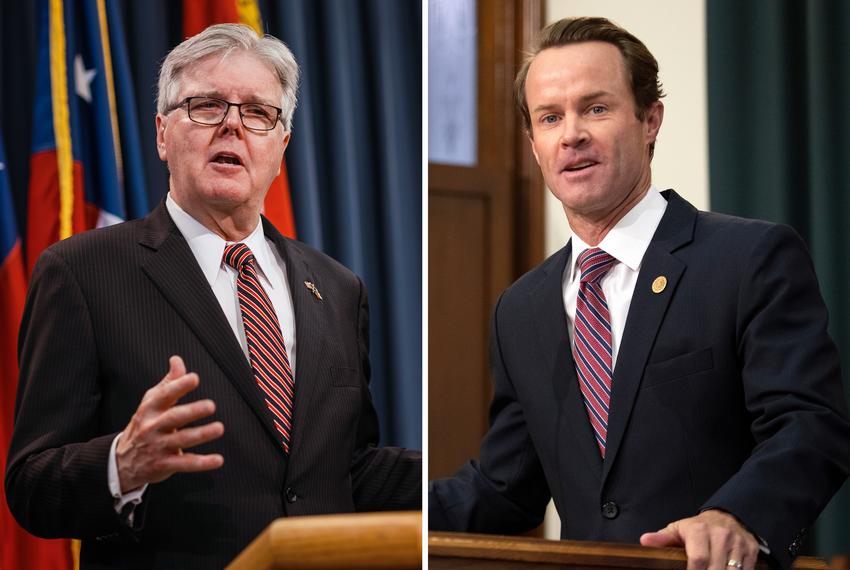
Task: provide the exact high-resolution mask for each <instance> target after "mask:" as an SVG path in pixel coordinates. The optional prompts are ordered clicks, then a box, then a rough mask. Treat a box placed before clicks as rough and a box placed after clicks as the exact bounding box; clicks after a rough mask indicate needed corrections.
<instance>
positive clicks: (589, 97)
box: [531, 89, 613, 113]
mask: <svg viewBox="0 0 850 570" xmlns="http://www.w3.org/2000/svg"><path fill="white" fill-rule="evenodd" d="M611 96H613V93H611V92H610V91H605V90H604V89H600V90H598V91H591V92H590V93H587V94H585V95H582V96H581V97H579V103H581V104H585V103H587V102H588V101H593V100H594V99H604V98H605V97H611ZM560 108H561V105H559V104H556V103H544V104H543V105H538V106H537V107H535V108H534V109H532V110H531V112H532V113H539V112H541V111H557V110H559V109H560Z"/></svg>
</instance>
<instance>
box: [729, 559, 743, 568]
mask: <svg viewBox="0 0 850 570" xmlns="http://www.w3.org/2000/svg"><path fill="white" fill-rule="evenodd" d="M726 566H731V567H733V568H737V569H738V570H741V568H743V567H744V563H743V562H738V561H737V560H735V559H734V558H730V559H729V562H727V563H726Z"/></svg>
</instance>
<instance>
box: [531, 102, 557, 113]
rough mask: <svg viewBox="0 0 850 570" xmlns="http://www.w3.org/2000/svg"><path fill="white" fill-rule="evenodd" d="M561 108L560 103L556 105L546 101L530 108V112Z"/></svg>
mask: <svg viewBox="0 0 850 570" xmlns="http://www.w3.org/2000/svg"><path fill="white" fill-rule="evenodd" d="M560 108H561V105H556V104H554V103H547V104H544V105H538V106H536V107H535V108H534V109H532V110H531V112H532V113H539V112H540V111H557V110H559V109H560Z"/></svg>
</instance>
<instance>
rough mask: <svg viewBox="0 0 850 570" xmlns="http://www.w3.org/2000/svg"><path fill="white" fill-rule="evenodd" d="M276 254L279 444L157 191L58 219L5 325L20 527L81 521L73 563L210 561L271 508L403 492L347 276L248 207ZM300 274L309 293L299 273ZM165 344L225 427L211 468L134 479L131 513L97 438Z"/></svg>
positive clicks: (361, 312) (381, 504) (70, 532)
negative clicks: (137, 492) (282, 285)
mask: <svg viewBox="0 0 850 570" xmlns="http://www.w3.org/2000/svg"><path fill="white" fill-rule="evenodd" d="M263 223H264V229H265V234H266V236H267V237H269V238H271V239H272V240H273V241H274V242H275V244H276V245H277V247H278V249H279V251H280V253H281V256H282V259H283V260H284V261H285V263H286V270H287V275H288V279H289V287H290V290H291V293H292V298H293V304H294V309H295V323H296V324H295V327H296V334H297V340H298V345H297V365H296V366H297V368H296V371H295V384H296V391H295V402H294V421H293V429H294V432H293V436H292V447H291V453H290V455H289V456H288V457H287V456H286V455H285V454H284V453H283V451H282V446H281V444H280V441H279V437H278V435H277V432H276V430H275V428H274V426H273V425H272V423H271V420H270V417H269V415H268V412H267V410H266V408H265V405H264V403H263V402H262V400H261V398H260V395H259V393H258V389H257V387H256V384H255V382H254V379H253V375H252V372H251V367H250V365H249V363H248V361H247V359H246V358H245V355H244V353H243V352H242V350H241V348H240V346H239V343H238V341H237V340H236V338H235V336H234V334H233V332H232V329H231V328H230V326H229V324H228V323H227V321H226V319H225V317H224V314H223V313H222V311H221V308H220V306H219V304H218V301H217V300H216V298H215V296H214V295H213V293H212V290H211V289H210V287H209V285H208V283H207V281H206V280H205V278H204V277H203V275H202V273H201V270H200V268H199V266H198V265H197V262H196V261H195V258H194V256H193V255H192V252H191V250H190V249H189V246H188V245H187V243H186V241H185V240H184V239H183V237H182V235H181V234H180V232H179V231H178V229H177V227H176V226H175V225H174V223H173V222H172V221H171V218H170V217H169V216H168V213H167V210H166V209H165V206H164V204H161V205H160V206H159V207H158V208H157V209H156V210H155V211H154V212H153V213H151V214H150V215H149V216H148V217H146V218H145V219H144V220H137V221H133V222H128V223H125V224H121V225H118V226H113V227H109V228H105V229H102V230H96V231H93V232H88V233H85V234H81V235H78V236H74V237H73V238H70V239H68V240H65V241H63V242H60V243H57V244H55V245H54V246H52V247H51V248H49V249H48V250H47V251H46V252H45V253H44V254H43V255H42V256H41V258H40V260H39V262H38V264H37V266H36V269H35V272H34V275H33V279H32V284H31V287H30V291H29V294H28V297H27V303H26V309H25V312H24V318H23V324H22V328H21V342H20V355H19V356H20V361H21V376H20V386H19V388H18V397H17V403H16V410H17V412H16V422H15V430H14V435H13V439H12V444H11V449H10V455H9V462H8V468H7V472H6V492H7V496H8V502H9V506H10V508H11V510H12V512H13V514H14V515H15V517H16V518H17V519H18V521H19V522H20V523H21V524H22V525H23V526H24V527H25V528H26V529H28V530H30V531H31V532H33V533H34V534H37V535H40V536H45V537H60V536H63V537H76V538H81V539H82V561H83V566H84V567H106V566H113V567H122V568H130V567H139V568H153V567H168V568H216V567H223V566H224V565H225V564H226V563H228V562H229V561H230V560H231V559H232V558H233V557H234V556H236V554H238V553H239V552H240V551H241V550H242V549H243V548H244V547H245V546H246V545H247V544H248V542H249V541H250V540H251V539H252V538H254V537H255V536H256V535H257V534H259V533H260V531H262V530H263V528H265V526H266V525H267V524H268V523H269V522H271V521H272V520H274V519H276V518H278V517H282V516H294V515H312V514H321V513H337V512H352V511H367V510H384V509H399V508H418V507H419V505H420V504H421V486H420V484H421V458H420V455H419V454H418V453H415V452H407V451H405V450H401V449H393V448H378V447H376V446H375V444H376V442H377V439H378V421H377V416H376V413H375V410H374V408H373V406H372V401H371V397H370V393H369V389H368V379H369V372H370V371H369V358H368V344H369V342H368V310H367V302H366V293H365V290H364V287H363V285H362V283H361V282H360V280H359V279H358V278H357V277H356V276H355V275H354V274H352V273H351V272H350V271H348V270H347V269H345V268H344V267H342V266H341V265H340V264H338V263H336V262H335V261H333V260H332V259H330V258H329V257H327V256H325V255H323V254H322V253H319V252H317V251H315V250H313V249H311V248H309V247H307V246H305V245H304V244H301V243H298V242H295V241H292V240H289V239H286V238H284V237H282V236H281V235H280V234H279V233H278V232H277V230H275V229H274V228H273V227H272V226H271V225H270V224H269V223H268V222H266V221H264V222H263ZM304 281H311V282H313V283H314V284H315V285H316V287H317V288H318V289H319V291H320V292H321V294H322V297H323V299H322V300H319V299H317V298H316V297H315V296H314V295H313V294H312V293H311V292H310V291H309V290H308V289H307V288H306V287H305V285H304ZM172 354H178V355H181V356H182V357H183V358H184V360H185V362H186V366H187V369H188V370H190V371H195V372H197V373H198V374H199V376H200V379H201V382H200V387H199V388H198V389H197V390H196V391H194V392H192V393H190V394H189V395H188V396H187V397H186V398H185V399H184V400H185V401H192V400H195V399H202V398H210V399H212V400H214V401H215V402H216V406H217V410H216V413H215V416H214V417H215V418H216V419H219V420H221V421H222V422H223V423H224V427H225V433H224V436H223V437H222V438H221V439H220V440H217V441H215V442H211V443H209V444H206V445H203V446H200V447H198V448H196V449H195V451H197V452H198V453H212V452H218V453H221V454H222V455H223V456H224V466H223V467H222V468H221V469H218V470H215V471H209V472H204V473H196V474H176V475H174V476H172V477H171V478H169V479H167V480H165V481H163V482H161V483H156V484H152V485H150V487H149V488H148V489H147V491H146V494H145V497H144V502H143V503H142V505H141V506H140V507H139V508H138V509H137V510H136V514H135V517H137V521H136V525H135V526H136V527H139V528H136V529H135V530H130V529H128V528H127V527H126V525H125V524H124V522H123V521H122V520H121V518H120V517H119V516H118V515H116V513H115V512H114V509H113V499H112V497H111V496H110V494H109V490H108V485H107V456H108V451H109V447H110V444H111V442H112V440H113V438H114V437H115V435H116V434H117V432H119V431H120V430H122V429H123V428H124V427H125V426H126V425H127V422H128V421H129V420H130V417H131V415H132V414H133V412H134V411H135V409H136V407H137V406H138V404H139V402H140V401H141V399H142V396H143V395H144V393H145V391H146V390H147V389H148V388H150V387H151V386H152V385H154V384H156V383H157V382H158V381H159V380H160V379H161V378H162V376H163V375H164V374H165V372H166V371H167V367H168V357H169V356H170V355H172Z"/></svg>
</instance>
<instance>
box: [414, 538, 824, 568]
mask: <svg viewBox="0 0 850 570" xmlns="http://www.w3.org/2000/svg"><path fill="white" fill-rule="evenodd" d="M686 567H687V558H686V557H685V551H684V550H683V549H681V548H647V547H644V546H639V545H636V544H614V543H608V542H580V541H574V540H544V539H542V538H521V537H515V536H497V535H489V534H464V533H456V532H431V533H429V534H428V568H431V569H454V568H464V569H465V570H508V569H512V570H513V569H517V570H522V569H524V568H535V569H537V570H546V569H547V568H551V569H552V570H555V569H556V568H569V569H585V570H590V569H594V570H596V569H599V568H613V569H615V570H617V569H624V568H658V569H661V568H664V569H668V568H681V569H684V568H686ZM756 567H757V568H759V569H762V568H763V569H767V568H768V566H767V564H765V563H764V562H759V564H758V565H757V566H756ZM792 568H798V569H801V570H802V569H806V570H809V569H819V570H828V568H827V565H826V563H825V562H824V561H823V560H820V559H819V558H807V557H800V558H798V559H797V560H796V561H795V563H794V565H793V566H792Z"/></svg>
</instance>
